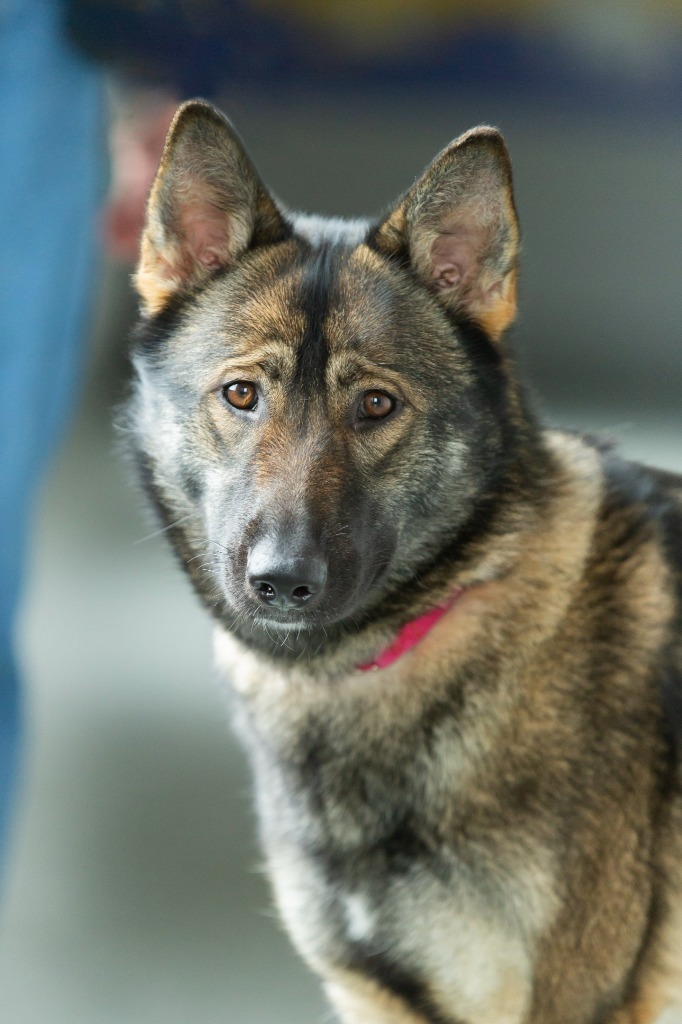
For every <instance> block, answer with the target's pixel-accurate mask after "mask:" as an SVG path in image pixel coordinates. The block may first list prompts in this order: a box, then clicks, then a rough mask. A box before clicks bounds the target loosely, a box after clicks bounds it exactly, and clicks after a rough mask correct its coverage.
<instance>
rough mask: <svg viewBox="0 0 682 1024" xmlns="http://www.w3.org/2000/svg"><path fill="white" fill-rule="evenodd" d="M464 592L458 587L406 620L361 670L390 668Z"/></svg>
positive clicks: (361, 666)
mask: <svg viewBox="0 0 682 1024" xmlns="http://www.w3.org/2000/svg"><path fill="white" fill-rule="evenodd" d="M463 593H464V587H456V588H455V590H454V591H453V592H452V593H451V595H450V597H449V598H448V600H447V601H445V602H444V603H443V604H440V605H437V606H436V607H435V608H431V609H430V610H429V611H427V612H424V614H423V615H420V616H419V617H418V618H416V619H412V620H411V621H410V622H406V623H405V625H404V626H402V628H401V629H400V630H398V634H397V636H396V637H395V639H394V640H393V641H392V643H390V644H389V645H388V647H385V648H384V649H383V651H381V652H380V653H379V654H377V656H376V658H374V660H373V661H368V662H366V663H365V664H363V665H358V671H359V672H371V671H374V670H376V669H380V668H388V667H389V665H392V664H393V663H394V662H396V661H397V660H398V659H399V658H402V656H403V655H404V654H407V653H408V651H411V650H412V648H413V647H416V645H417V644H418V643H419V641H420V640H422V639H423V638H424V637H425V636H426V634H427V633H429V632H430V631H431V629H433V627H434V626H435V625H436V623H437V622H438V621H439V619H441V618H442V617H443V615H445V613H446V612H447V611H449V610H450V609H451V608H452V606H453V605H454V604H455V603H456V602H457V601H458V600H459V598H460V597H461V595H462V594H463Z"/></svg>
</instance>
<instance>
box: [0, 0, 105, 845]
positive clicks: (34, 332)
mask: <svg viewBox="0 0 682 1024" xmlns="http://www.w3.org/2000/svg"><path fill="white" fill-rule="evenodd" d="M102 110H103V105H102V89H101V83H100V75H99V73H98V72H97V70H96V69H95V68H93V67H92V66H91V65H90V64H89V63H87V62H86V61H85V60H84V59H82V58H81V57H80V56H79V55H78V54H77V53H76V52H75V51H74V49H73V48H72V47H71V46H70V45H69V44H68V42H67V41H66V40H65V39H64V38H63V37H62V34H61V27H60V13H59V2H58V0H2V3H1V4H0V856H1V855H2V853H3V848H4V842H5V840H6V836H7V825H8V819H9V813H10V810H11V803H12V795H13V789H14V786H15V781H16V772H17V766H18V756H19V749H20V743H19V740H20V717H21V716H20V691H19V681H18V674H17V667H16V660H15V655H14V650H13V645H14V625H15V619H16V612H17V606H18V601H19V598H20V596H21V587H22V577H23V571H24V557H25V552H26V539H27V533H28V528H29V522H30V513H31V504H32V499H33V496H34V492H35V487H36V483H37V481H38V477H39V474H40V471H41V469H42V468H43V466H44V464H45V461H46V459H47V457H48V456H49V455H50V453H51V452H52V450H53V448H54V445H55V442H56V441H57V440H58V438H59V436H60V434H61V432H62V428H63V426H64V423H65V420H66V417H67V414H68V411H69V409H70V408H71V406H72V404H73V400H74V389H75V384H76V380H77V371H78V366H79V362H80V351H81V346H82V341H83V334H84V329H85V326H86V316H87V311H88V300H89V297H90V290H91V284H92V269H93V260H94V256H95V251H94V240H95V231H94V228H95V217H96V207H97V202H98V199H99V196H100V194H101V186H102V179H103V174H102V168H103V160H102V141H103V131H102V123H103V121H102ZM38 641H39V638H38Z"/></svg>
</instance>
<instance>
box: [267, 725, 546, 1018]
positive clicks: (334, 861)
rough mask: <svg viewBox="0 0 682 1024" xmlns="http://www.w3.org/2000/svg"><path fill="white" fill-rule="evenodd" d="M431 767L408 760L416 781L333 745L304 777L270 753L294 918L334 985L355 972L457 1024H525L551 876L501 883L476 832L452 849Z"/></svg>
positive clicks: (273, 855)
mask: <svg viewBox="0 0 682 1024" xmlns="http://www.w3.org/2000/svg"><path fill="white" fill-rule="evenodd" d="M445 746H446V747H447V744H446V745H445ZM435 756H436V757H438V753H437V752H436V754H435ZM422 757H423V760H424V764H422V765H421V766H419V765H418V764H417V763H416V761H417V758H416V757H415V756H414V755H413V756H410V755H409V753H408V752H407V751H406V756H405V758H404V759H403V762H402V765H403V767H404V768H405V769H406V770H402V769H401V763H400V762H399V763H397V764H395V763H393V764H392V763H391V759H390V758H387V759H386V760H382V758H381V757H380V755H379V752H378V751H376V750H375V751H374V752H373V756H372V755H371V753H370V752H369V751H367V750H364V751H362V750H361V751H359V752H358V753H357V754H356V756H355V757H351V756H349V755H348V753H346V756H345V757H342V756H340V754H339V752H338V751H336V750H333V749H327V750H325V748H324V746H321V745H320V742H319V740H318V741H317V742H316V743H315V744H314V747H313V748H312V749H311V751H309V756H308V758H307V759H306V758H301V757H300V756H299V757H298V758H297V760H296V765H295V767H294V768H292V767H291V765H287V764H286V762H284V761H280V760H278V759H273V758H272V757H271V756H270V753H269V752H268V753H263V752H261V754H260V755H256V758H255V760H256V777H257V784H258V787H257V788H258V803H259V810H260V816H261V821H262V832H263V836H264V840H265V846H266V851H267V855H268V864H269V870H270V875H271V878H272V881H273V885H274V890H275V894H276V898H277V903H278V906H279V908H280V912H281V914H282V916H283V918H284V921H285V923H286V925H287V928H288V930H289V932H290V934H291V936H292V938H293V939H294V941H295V943H296V945H297V946H298V948H299V950H300V951H301V953H302V954H303V955H304V956H305V957H306V959H307V960H308V961H309V962H310V963H311V965H312V966H313V967H314V968H315V969H316V970H318V971H320V972H321V973H322V974H323V975H325V974H329V973H330V972H332V973H333V971H334V970H335V969H337V968H340V967H341V966H343V967H344V968H350V969H351V970H354V971H357V972H359V973H360V974H361V975H363V976H367V977H369V978H370V979H373V980H377V981H379V983H380V984H384V985H386V986H387V987H389V988H392V989H393V990H394V991H397V992H398V994H400V990H401V987H403V988H406V990H408V991H410V992H412V991H419V992H424V993H427V994H428V998H429V1000H430V1002H431V1003H432V1004H433V1006H434V1008H437V1009H438V1010H439V1012H441V1013H442V1017H443V1019H445V1020H448V1019H449V1017H450V1016H452V1018H453V1019H456V1020H458V1021H462V1022H467V1021H471V1022H472V1024H473V1022H476V1024H480V1022H481V1021H487V1020H490V1021H491V1022H493V1021H494V1022H496V1024H500V1022H503V1024H504V1022H509V1024H516V1022H518V1021H521V1020H523V1019H524V1017H525V1015H526V1013H527V1010H528V1005H529V1000H530V996H531V988H530V956H531V953H530V946H531V945H532V939H531V935H530V933H532V932H534V931H535V929H536V927H537V926H538V924H539V923H540V922H539V921H537V920H531V918H532V917H533V913H532V912H530V911H529V908H530V907H531V906H534V905H535V903H536V901H535V900H534V899H532V898H530V899H529V896H528V894H529V892H530V890H532V889H533V887H534V886H535V885H536V883H537V879H530V878H528V877H524V876H523V871H520V872H519V875H518V876H517V877H515V878H509V879H506V880H505V881H501V880H500V878H493V877H492V876H491V875H490V874H489V873H487V872H486V870H485V868H484V867H482V866H481V863H480V861H481V858H480V855H479V854H480V851H479V854H477V852H476V851H475V850H474V849H473V847H472V846H470V845H469V844H468V843H467V840H466V838H465V837H464V836H463V835H460V836H458V837H455V839H454V841H453V842H448V841H446V840H445V839H444V838H443V836H442V835H441V834H440V832H439V829H438V828H437V827H436V826H435V819H436V818H438V817H439V814H440V812H439V807H438V804H439V802H440V800H441V799H442V798H443V794H442V793H441V794H440V795H439V794H437V793H436V792H435V789H436V788H437V787H434V789H433V790H432V791H429V788H428V785H427V783H426V779H427V778H430V777H432V776H434V775H436V774H437V773H436V771H435V770H434V769H433V766H432V765H431V764H430V759H429V757H427V756H426V755H425V754H424V752H423V751H422ZM422 772H423V775H422V774H421V773H422ZM450 799H451V800H453V801H456V799H457V794H456V791H453V792H452V793H451V794H450ZM521 907H524V908H525V909H524V910H519V908H521ZM527 911H528V913H527V918H528V920H527V922H526V923H527V925H528V931H527V932H525V931H524V926H523V925H522V924H521V923H520V920H519V918H520V917H523V914H524V913H525V912H527ZM396 978H398V979H399V983H398V984H397V985H396V982H395V979H396Z"/></svg>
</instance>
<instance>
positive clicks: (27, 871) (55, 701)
mask: <svg viewBox="0 0 682 1024" xmlns="http://www.w3.org/2000/svg"><path fill="white" fill-rule="evenodd" d="M100 385H101V371H100V376H99V378H98V377H97V375H95V379H94V383H93V385H92V386H91V388H90V390H89V393H88V397H87V402H86V406H85V409H84V410H83V413H82V415H81V417H80V419H79V420H78V422H77V424H76V427H75V429H74V431H73V433H72V436H71V439H70V442H69V444H68V446H67V448H66V449H65V450H64V452H63V455H62V457H61V458H60V460H59V462H58V465H57V466H56V469H55V471H54V473H53V474H52V476H51V478H50V480H49V483H48V486H47V488H46V492H45V496H44V501H43V503H42V507H41V510H40V515H39V520H38V523H37V539H36V544H35V549H34V557H33V566H32V576H31V585H30V589H29V595H28V600H27V604H26V609H25V615H24V620H23V636H24V642H25V643H24V646H25V661H26V675H27V680H28V702H27V715H28V723H29V734H30V744H29V749H28V756H27V762H26V782H25V787H24V796H23V802H22V807H21V813H20V817H19V822H18V826H17V830H16V835H15V842H14V845H13V856H12V859H11V863H10V868H9V877H8V879H7V882H8V888H7V893H6V900H5V906H4V914H3V920H2V930H1V932H0V1019H2V1020H3V1021H8V1022H11V1024H67V1022H68V1024H122V1022H125V1024H156V1022H159V1024H161V1022H163V1024H190V1022H191V1024H209V1022H210V1024H218V1022H234V1024H302V1022H304V1021H307V1022H316V1021H323V1020H328V1019H329V1014H328V1011H327V1010H326V1008H325V1007H324V1004H323V1002H322V999H321V997H320V996H319V994H318V990H317V985H316V983H315V981H314V980H313V979H312V978H311V977H309V975H308V974H307V972H306V971H305V970H304V969H303V967H302V966H301V965H300V964H299V962H298V961H297V959H296V957H295V955H294V954H293V953H292V952H291V950H290V948H289V945H288V942H287V940H286V938H285V937H284V936H283V935H282V934H281V931H280V929H279V926H278V924H277V923H276V922H275V920H274V919H273V918H272V915H271V911H270V904H269V897H268V892H267V887H266V885H265V882H264V880H263V878H262V876H261V874H260V873H259V870H258V850H257V844H256V840H255V828H254V822H253V818H252V814H251V808H250V797H249V781H248V777H247V774H246V771H245V767H244V764H243V759H242V757H241V753H240V751H239V750H238V749H237V748H236V745H235V743H234V741H233V739H232V737H231V736H230V734H229V730H228V727H227V724H226V719H225V715H224V711H223V707H222V705H221V700H220V697H219V692H218V687H217V686H216V685H215V681H214V679H213V678H212V674H211V668H210V663H209V626H208V622H207V621H206V619H205V618H204V616H203V614H202V613H201V612H200V610H199V609H198V607H197V606H196V605H195V602H194V600H193V598H192V596H191V594H190V593H189V589H188V587H187V586H186V584H185V581H184V579H183V578H182V577H181V575H180V573H179V572H178V571H177V569H176V567H175V565H174V563H173V561H172V559H171V557H170V555H169V553H168V551H167V550H166V548H165V546H164V544H163V540H162V538H160V537H152V538H151V539H149V540H145V539H144V538H145V537H146V536H147V535H148V534H149V533H152V532H153V527H151V526H150V525H149V523H148V522H147V521H145V519H144V518H143V517H142V516H141V515H140V513H139V504H140V503H139V501H138V500H137V498H136V496H135V494H134V493H133V491H132V490H131V488H130V487H128V486H127V484H126V481H125V473H124V471H123V468H122V466H121V463H120V461H119V459H118V458H117V456H116V455H115V454H113V452H112V437H111V433H110V430H109V427H108V420H109V408H108V407H109V394H108V390H107V388H102V387H101V386H100ZM552 418H553V419H555V420H560V421H562V422H564V423H570V424H585V425H589V426H590V427H595V428H602V429H603V428H605V429H606V430H607V431H608V432H609V433H611V434H612V435H613V436H615V437H617V438H619V439H620V440H621V442H622V445H623V447H624V448H625V450H626V451H627V452H629V453H630V454H632V455H633V456H636V457H641V458H645V459H649V460H651V461H654V462H656V463H658V464H660V465H664V466H668V467H670V468H678V469H680V468H682V446H681V445H680V439H681V438H682V416H681V415H680V412H679V410H678V411H673V412H671V413H667V414H664V413H662V412H661V411H660V410H657V411H655V412H654V411H652V410H645V409H644V410H642V409H640V410H637V412H636V414H634V415H633V414H632V412H631V411H628V412H625V413H624V412H623V411H622V410H608V409H594V408H593V409H588V410H579V409H575V410H572V411H570V412H567V411H555V412H554V414H553V417H552Z"/></svg>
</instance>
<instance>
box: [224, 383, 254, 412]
mask: <svg viewBox="0 0 682 1024" xmlns="http://www.w3.org/2000/svg"><path fill="white" fill-rule="evenodd" d="M223 398H224V399H225V401H226V402H227V403H228V404H229V405H231V406H233V408H235V409H244V410H246V411H247V412H249V411H250V410H251V409H255V408H256V404H257V402H258V392H257V390H256V385H255V384H252V383H251V382H250V381H248V380H236V381H235V382H234V383H233V384H226V385H225V387H224V388H223Z"/></svg>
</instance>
